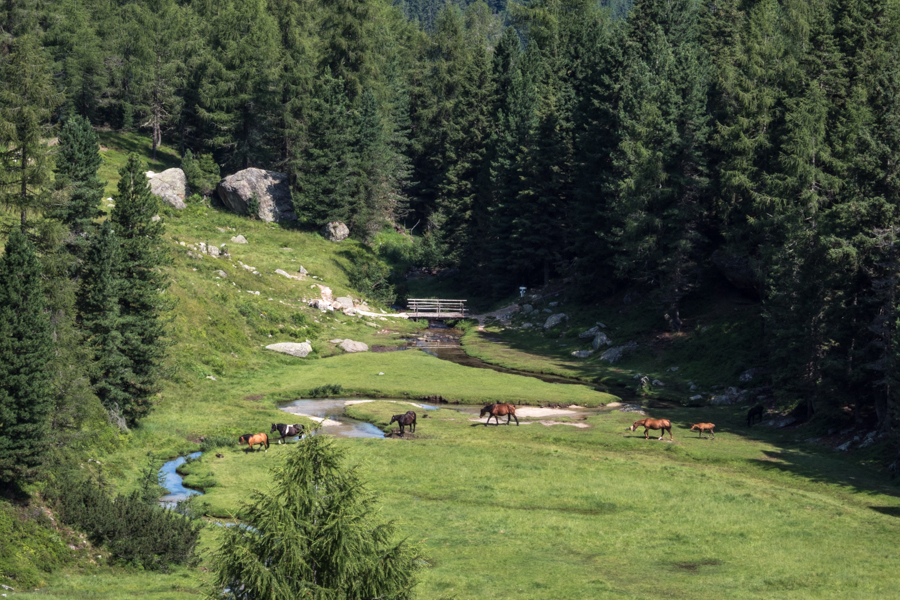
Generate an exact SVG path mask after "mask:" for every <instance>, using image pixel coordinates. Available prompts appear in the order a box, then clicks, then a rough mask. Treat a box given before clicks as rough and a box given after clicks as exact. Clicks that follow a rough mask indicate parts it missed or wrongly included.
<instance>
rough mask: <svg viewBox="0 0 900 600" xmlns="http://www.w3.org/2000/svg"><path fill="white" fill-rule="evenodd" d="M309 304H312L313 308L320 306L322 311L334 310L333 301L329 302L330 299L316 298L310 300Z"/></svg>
mask: <svg viewBox="0 0 900 600" xmlns="http://www.w3.org/2000/svg"><path fill="white" fill-rule="evenodd" d="M308 304H309V306H311V307H313V308H318V309H319V310H321V311H326V310H334V307H333V306H332V305H331V302H329V301H328V300H323V299H321V298H316V299H314V300H310V301H309V302H308Z"/></svg>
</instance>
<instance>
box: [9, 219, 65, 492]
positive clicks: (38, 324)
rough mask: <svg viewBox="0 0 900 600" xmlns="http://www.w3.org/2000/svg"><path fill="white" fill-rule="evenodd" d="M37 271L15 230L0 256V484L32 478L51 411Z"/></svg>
mask: <svg viewBox="0 0 900 600" xmlns="http://www.w3.org/2000/svg"><path fill="white" fill-rule="evenodd" d="M43 294H44V290H43V283H42V281H41V267H40V263H39V262H38V259H37V256H36V255H35V253H34V249H33V248H32V246H31V244H30V243H29V242H28V239H27V238H26V237H25V234H24V233H23V232H22V231H21V229H19V228H15V229H13V230H12V232H11V233H10V236H9V239H7V241H6V249H5V250H4V253H3V256H2V257H0V481H3V482H12V481H25V480H28V479H31V478H32V477H34V475H35V474H36V473H37V472H38V470H39V468H40V466H41V464H42V463H43V461H44V456H45V455H46V452H47V449H48V448H49V446H48V444H47V443H46V441H45V440H44V437H45V435H46V434H47V432H48V430H49V428H50V411H51V409H52V408H53V391H52V389H51V387H50V380H51V372H50V369H49V368H48V364H49V363H50V361H51V359H52V356H53V339H52V337H51V335H50V322H49V319H48V316H47V315H46V314H45V312H44V296H43Z"/></svg>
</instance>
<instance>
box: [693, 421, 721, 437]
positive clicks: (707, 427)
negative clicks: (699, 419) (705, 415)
mask: <svg viewBox="0 0 900 600" xmlns="http://www.w3.org/2000/svg"><path fill="white" fill-rule="evenodd" d="M715 426H716V425H715V423H694V424H693V425H691V431H693V430H695V429H697V430H699V434H698V435H697V437H703V432H704V431H708V432H709V433H710V434H712V439H716V432H715V431H713V428H714V427H715ZM706 437H707V438H709V436H708V435H707V436H706Z"/></svg>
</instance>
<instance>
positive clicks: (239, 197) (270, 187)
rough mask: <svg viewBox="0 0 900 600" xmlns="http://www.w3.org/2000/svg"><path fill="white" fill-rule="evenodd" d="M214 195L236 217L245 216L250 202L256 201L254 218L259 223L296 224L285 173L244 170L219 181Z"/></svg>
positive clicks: (252, 169) (295, 215) (289, 187)
mask: <svg viewBox="0 0 900 600" xmlns="http://www.w3.org/2000/svg"><path fill="white" fill-rule="evenodd" d="M216 193H217V194H218V195H219V198H220V199H221V200H222V203H223V204H225V206H227V207H228V208H229V210H231V211H232V212H235V213H237V214H241V215H243V214H247V212H248V210H249V206H250V200H251V199H252V198H253V197H256V199H257V200H258V201H259V214H258V215H257V216H258V217H259V218H260V219H261V220H263V221H266V222H269V223H273V222H280V221H296V220H297V214H296V213H295V212H294V201H293V199H292V198H291V186H290V184H289V183H288V176H287V174H285V173H278V172H277V171H264V170H262V169H254V168H250V169H244V170H243V171H238V172H237V173H235V174H234V175H229V176H228V177H226V178H225V179H223V180H222V181H220V182H219V185H218V186H216Z"/></svg>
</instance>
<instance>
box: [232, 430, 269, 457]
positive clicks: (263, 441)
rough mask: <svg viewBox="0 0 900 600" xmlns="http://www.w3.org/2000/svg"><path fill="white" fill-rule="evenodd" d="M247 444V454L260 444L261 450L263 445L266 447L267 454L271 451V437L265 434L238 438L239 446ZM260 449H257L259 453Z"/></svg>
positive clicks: (248, 434)
mask: <svg viewBox="0 0 900 600" xmlns="http://www.w3.org/2000/svg"><path fill="white" fill-rule="evenodd" d="M241 444H247V452H249V451H251V450H253V446H255V445H256V444H259V448H262V447H263V445H265V447H266V452H268V451H269V436H267V435H266V434H265V433H245V434H244V435H242V436H241V437H239V438H238V445H241ZM259 448H257V449H256V451H257V452H259Z"/></svg>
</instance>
